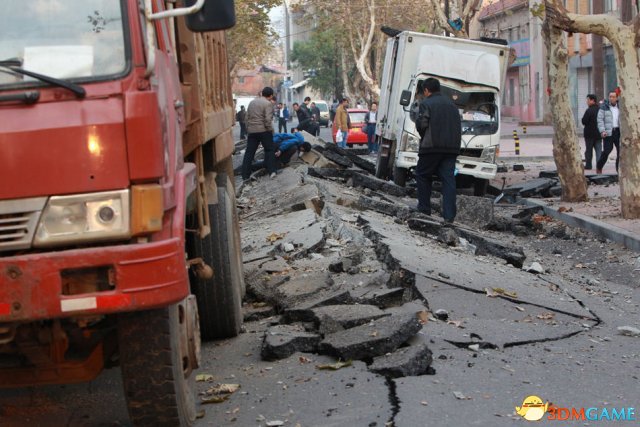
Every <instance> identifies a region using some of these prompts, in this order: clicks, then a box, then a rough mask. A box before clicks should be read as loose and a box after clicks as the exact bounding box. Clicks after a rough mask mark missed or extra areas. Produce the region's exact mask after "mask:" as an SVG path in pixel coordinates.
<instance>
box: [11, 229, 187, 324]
mask: <svg viewBox="0 0 640 427" xmlns="http://www.w3.org/2000/svg"><path fill="white" fill-rule="evenodd" d="M183 244H184V243H183V241H182V240H181V239H179V238H171V239H167V240H163V241H159V242H153V243H144V244H130V245H120V246H105V247H94V248H88V249H74V250H67V251H60V252H48V253H37V254H29V255H22V256H15V257H10V258H6V259H2V258H0V323H3V322H21V321H33V320H39V319H51V318H60V317H72V316H78V315H82V316H87V315H102V314H109V313H116V312H121V311H133V310H144V309H151V308H156V307H162V306H166V305H169V304H172V303H175V302H177V301H180V300H182V299H183V298H184V297H185V296H187V295H188V294H189V281H188V274H187V269H186V264H185V259H184V248H183ZM92 280H94V281H97V282H100V288H102V289H104V290H102V289H101V290H100V291H90V292H83V291H82V289H83V286H85V285H86V284H87V283H88V284H89V285H90V286H89V287H88V288H86V289H92V288H91V285H92V284H91V283H90V282H91V281H92ZM70 289H71V291H70ZM92 290H95V289H92ZM70 293H71V294H70Z"/></svg>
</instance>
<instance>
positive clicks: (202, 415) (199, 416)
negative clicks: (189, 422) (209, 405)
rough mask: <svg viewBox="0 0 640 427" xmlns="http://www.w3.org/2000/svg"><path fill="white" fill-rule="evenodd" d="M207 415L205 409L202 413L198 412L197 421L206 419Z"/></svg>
mask: <svg viewBox="0 0 640 427" xmlns="http://www.w3.org/2000/svg"><path fill="white" fill-rule="evenodd" d="M205 413H206V412H205V410H204V409H203V410H201V411H198V412H197V413H196V419H197V420H199V419H200V418H204V414H205Z"/></svg>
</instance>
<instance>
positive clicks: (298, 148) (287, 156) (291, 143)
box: [252, 128, 311, 171]
mask: <svg viewBox="0 0 640 427" xmlns="http://www.w3.org/2000/svg"><path fill="white" fill-rule="evenodd" d="M296 131H297V129H296V128H293V129H291V133H275V134H273V143H274V144H275V145H276V147H277V148H276V152H275V157H276V167H277V168H278V169H282V168H283V167H285V166H287V165H288V164H289V162H290V161H291V158H292V157H293V155H294V154H296V153H298V152H301V153H308V152H309V151H311V144H309V143H308V142H305V141H304V136H302V134H301V133H300V132H296ZM264 167H265V163H264V162H263V161H259V162H256V163H254V164H253V165H252V169H253V170H254V171H255V170H259V169H262V168H264Z"/></svg>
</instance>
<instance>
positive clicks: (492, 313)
mask: <svg viewBox="0 0 640 427" xmlns="http://www.w3.org/2000/svg"><path fill="white" fill-rule="evenodd" d="M416 287H417V288H418V290H419V291H420V293H421V294H422V295H424V296H425V298H427V299H428V300H429V304H430V306H431V307H433V308H434V309H435V310H438V309H444V310H446V311H447V312H448V319H447V320H446V321H430V322H428V323H427V324H426V325H425V326H424V328H423V333H424V334H425V335H426V336H428V337H429V338H431V339H440V340H443V341H446V342H448V343H450V344H452V345H456V346H458V347H461V348H468V346H469V345H472V344H474V343H477V344H480V348H484V347H487V348H501V349H503V348H508V347H513V346H517V345H523V344H531V343H541V342H547V341H554V340H559V339H563V338H566V337H569V336H572V335H575V334H578V333H581V332H583V331H584V330H585V328H587V329H588V328H591V327H593V326H595V325H596V324H597V321H596V320H594V319H584V318H582V317H581V316H570V315H567V314H563V313H559V312H556V311H554V310H552V309H549V308H545V307H538V306H532V305H529V304H526V303H523V304H518V303H515V302H513V301H510V300H506V299H503V298H496V297H490V296H488V295H487V294H486V293H475V292H469V291H466V290H463V289H459V288H455V287H452V286H449V285H446V284H443V283H440V282H437V281H434V280H430V279H428V278H425V277H421V276H417V277H416ZM496 287H497V286H496ZM585 314H588V313H585Z"/></svg>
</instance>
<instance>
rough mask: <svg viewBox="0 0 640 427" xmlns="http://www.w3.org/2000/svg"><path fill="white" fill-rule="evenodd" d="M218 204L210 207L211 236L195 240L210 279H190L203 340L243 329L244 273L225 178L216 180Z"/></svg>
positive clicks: (229, 189)
mask: <svg viewBox="0 0 640 427" xmlns="http://www.w3.org/2000/svg"><path fill="white" fill-rule="evenodd" d="M216 183H217V187H218V203H217V204H209V219H210V221H211V233H210V234H209V235H208V236H207V237H205V238H204V239H194V240H195V241H196V242H195V251H194V252H195V253H194V256H195V257H201V258H202V259H203V260H204V262H205V264H207V265H209V266H211V268H213V277H212V278H210V279H205V278H200V277H192V279H193V282H192V283H194V286H192V291H193V293H194V294H195V295H196V297H197V300H198V313H199V315H200V331H201V334H202V338H203V339H205V340H211V339H216V338H229V337H235V336H237V335H238V334H239V333H240V327H241V326H242V310H241V303H242V296H241V295H242V288H243V284H244V273H243V266H242V254H241V253H240V232H239V231H238V227H237V216H236V213H235V210H234V207H235V204H234V197H235V196H234V195H233V187H232V185H231V182H230V181H229V178H228V177H227V174H225V173H220V174H218V175H217V177H216Z"/></svg>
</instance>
